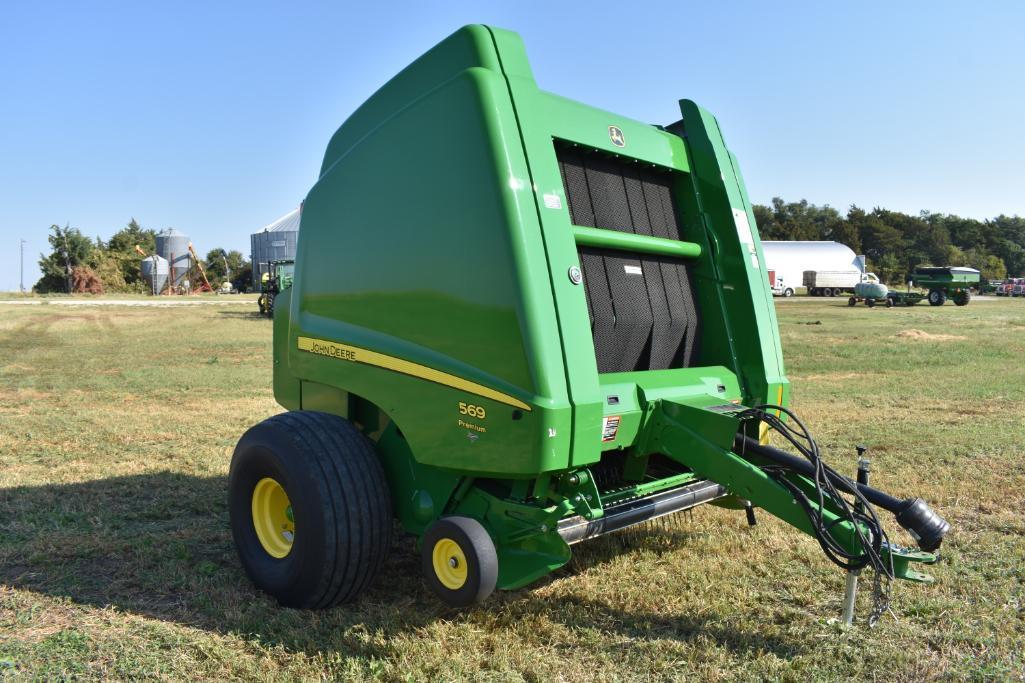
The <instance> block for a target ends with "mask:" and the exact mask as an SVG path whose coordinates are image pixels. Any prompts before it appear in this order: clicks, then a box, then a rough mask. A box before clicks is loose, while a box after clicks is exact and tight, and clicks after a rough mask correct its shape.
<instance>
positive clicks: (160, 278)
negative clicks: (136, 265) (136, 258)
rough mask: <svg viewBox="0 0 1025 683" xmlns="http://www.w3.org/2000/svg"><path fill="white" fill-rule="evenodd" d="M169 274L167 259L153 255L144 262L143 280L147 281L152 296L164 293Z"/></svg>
mask: <svg viewBox="0 0 1025 683" xmlns="http://www.w3.org/2000/svg"><path fill="white" fill-rule="evenodd" d="M169 273H170V268H169V266H168V263H167V259H165V258H161V257H160V256H157V255H156V254H153V255H152V256H147V257H146V258H144V259H143V260H142V279H143V280H145V281H146V285H147V286H148V287H149V291H150V293H151V294H160V292H162V291H164V287H166V286H167V276H168V274H169Z"/></svg>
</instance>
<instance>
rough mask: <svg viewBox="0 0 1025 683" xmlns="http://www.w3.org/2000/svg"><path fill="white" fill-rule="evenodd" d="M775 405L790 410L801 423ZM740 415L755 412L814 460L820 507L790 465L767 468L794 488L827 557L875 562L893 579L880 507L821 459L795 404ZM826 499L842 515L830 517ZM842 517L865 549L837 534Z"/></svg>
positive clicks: (849, 564)
mask: <svg viewBox="0 0 1025 683" xmlns="http://www.w3.org/2000/svg"><path fill="white" fill-rule="evenodd" d="M770 411H779V413H780V414H786V415H787V416H788V417H789V418H790V420H791V421H792V422H793V424H794V425H796V427H797V429H795V428H794V427H791V426H790V425H789V424H787V423H786V422H784V421H783V420H782V419H781V418H780V416H777V415H775V414H773V413H772V412H770ZM737 417H738V418H740V419H742V420H744V419H752V418H757V419H758V420H761V421H762V422H764V423H765V424H766V425H768V427H769V428H770V429H772V430H773V431H775V432H777V433H779V434H780V435H781V436H783V438H785V439H786V440H787V441H788V442H789V443H790V444H791V445H792V446H793V447H794V448H795V449H796V450H797V452H798V453H800V454H801V455H802V456H804V457H805V458H807V459H808V461H809V462H810V463H811V465H812V474H811V476H810V477H809V478H810V479H811V480H812V483H813V484H814V486H815V492H816V495H817V497H818V501H817V502H818V507H815V506H814V505H812V504H811V500H809V498H808V496H807V495H806V494H805V492H804V491H803V490H802V489H801V488H800V487H799V486H797V485H796V484H795V483H793V482H792V481H790V480H789V479H788V478H787V477H786V476H785V475H786V473H787V472H789V471H790V470H788V469H787V468H785V467H782V466H780V465H768V466H764V467H763V468H762V469H763V470H764V471H765V472H766V473H767V474H769V476H771V477H772V478H773V479H774V480H775V481H777V482H779V483H780V484H781V485H782V486H784V487H785V488H786V489H787V490H789V491H790V493H791V494H793V496H794V500H796V501H797V502H798V503H799V504H800V505H801V507H802V508H803V509H804V511H805V514H807V515H808V520H809V521H810V522H811V525H812V530H813V532H814V535H815V538H816V539H818V542H819V545H821V546H822V551H823V552H824V553H825V555H826V557H828V558H829V559H830V560H831V561H832V562H833V563H835V564H836V565H837V566H839V567H842V568H843V569H846V570H858V569H863V568H864V567H867V566H871V567H872V569H874V570H875V571H876V572H877V573H878V574H880V575H882V576H885V577H886V578H888V579H892V578H893V575H894V571H893V560H892V558H890V557H889V555H887V556H886V559H884V558H883V553H882V548H883V545H884V544H887V545H888V544H889V540H888V538H887V536H886V532H885V531H884V530H883V527H882V525H881V524H880V523H879V518H878V516H876V512H875V508H874V507H873V506H872V504H871V503H870V502H869V501H868V500H867V499H866V498H865V496H864V494H863V493H862V492H861V491H860V490H859V489H858V486H857V484H855V483H854V482H853V481H851V480H850V479H847V478H846V477H844V476H843V475H842V474H840V473H839V472H837V471H836V470H834V469H832V468H831V467H829V466H828V465H826V464H825V463H824V462H822V458H821V457H820V455H819V447H818V444H816V443H815V439H813V438H812V436H811V432H809V431H808V428H807V427H805V426H804V423H803V422H801V420H800V419H799V418H798V417H797V416H796V415H794V413H793V412H791V411H790V410H787V409H786V408H784V407H783V406H777V405H771V404H765V405H759V406H755V407H754V408H748V409H747V410H745V411H744V412H742V413H740V414H739V415H738V416H737ZM841 489H842V490H843V491H844V492H847V493H848V494H849V495H851V496H853V498H854V503H853V504H852V503H851V502H850V501H848V500H847V499H846V498H845V497H844V496H843V494H842V493H841ZM827 499H828V500H829V501H830V502H832V503H833V505H834V506H835V507H836V508H837V510H838V513H839V516H838V517H837V519H835V520H833V521H832V522H827V521H826V520H825V519H824V516H823V514H822V510H823V509H824V508H825V504H826V500H827ZM842 522H850V524H851V526H852V527H853V528H854V531H855V534H856V535H857V538H858V541H859V542H860V545H861V551H860V552H857V551H854V552H852V551H850V550H848V549H847V548H846V547H845V545H844V544H842V543H841V542H840V541H838V540H837V539H836V538H835V537H834V536H833V533H832V530H833V527H834V526H836V525H837V524H840V523H842Z"/></svg>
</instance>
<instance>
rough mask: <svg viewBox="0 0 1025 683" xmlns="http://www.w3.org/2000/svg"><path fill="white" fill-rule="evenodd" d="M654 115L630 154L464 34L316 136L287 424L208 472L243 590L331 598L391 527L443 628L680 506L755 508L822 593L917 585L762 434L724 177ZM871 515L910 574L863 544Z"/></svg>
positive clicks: (745, 221)
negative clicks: (814, 559)
mask: <svg viewBox="0 0 1025 683" xmlns="http://www.w3.org/2000/svg"><path fill="white" fill-rule="evenodd" d="M680 110H681V120H680V121H677V122H676V123H672V124H670V125H667V126H655V125H649V124H644V123H640V122H637V121H633V120H630V119H628V118H625V117H623V116H619V115H617V114H612V113H610V112H606V111H602V110H599V109H595V108H593V107H588V106H585V105H582V104H579V103H576V102H572V101H570V100H567V99H564V98H561V97H558V96H556V95H553V94H550V93H547V92H544V91H542V90H540V89H538V87H537V84H536V83H535V82H534V78H533V75H532V74H531V69H530V65H529V63H528V61H527V58H526V54H525V52H524V49H523V45H522V43H521V41H520V39H519V37H518V36H516V35H515V34H513V33H510V32H508V31H503V30H498V29H493V28H488V27H485V26H468V27H466V28H463V29H460V30H459V31H457V32H456V33H454V34H453V35H452V36H450V37H449V38H447V39H446V40H444V41H443V42H442V43H440V44H439V45H438V46H436V47H435V48H434V49H432V50H431V51H430V52H428V53H426V54H425V55H423V56H422V57H421V58H420V59H418V60H417V61H416V62H414V63H413V64H411V65H410V66H409V67H408V68H406V69H405V70H404V71H402V72H401V73H400V74H398V75H397V76H396V77H395V78H393V79H392V80H391V81H390V82H389V83H387V84H386V85H385V86H384V87H383V88H381V89H380V90H379V91H378V92H377V93H375V94H374V95H373V96H372V97H371V98H370V99H369V100H368V101H367V102H366V103H365V104H364V105H363V106H362V107H360V109H359V110H357V111H356V112H355V113H354V114H353V115H352V116H351V117H350V118H349V119H348V121H346V122H345V124H344V125H342V127H341V128H340V129H339V130H338V131H337V132H336V133H335V135H334V137H333V138H332V139H331V142H330V144H329V145H328V148H327V153H326V154H325V157H324V163H323V166H322V168H321V172H320V178H319V180H318V181H317V183H316V184H315V185H314V187H313V188H312V189H311V190H310V193H309V195H308V196H307V198H306V200H305V202H304V204H303V207H302V218H301V231H300V238H299V244H298V254H297V257H296V270H295V279H294V284H293V285H292V287H291V288H290V289H287V290H285V291H283V292H281V293H280V294H279V295H278V297H277V299H276V303H275V311H274V391H275V396H276V398H277V400H278V402H279V403H281V405H282V406H284V407H285V408H286V409H288V411H289V412H287V413H284V414H282V415H277V416H275V417H272V418H270V419H268V420H266V421H264V422H262V423H260V424H258V425H256V426H254V427H253V428H251V429H250V430H249V431H248V432H247V433H246V434H245V435H244V436H243V437H242V439H241V440H240V442H239V444H238V447H237V449H236V451H235V455H234V458H233V461H232V466H231V482H230V509H231V519H232V527H233V533H234V537H235V541H236V544H237V546H238V550H239V554H240V557H241V559H242V563H243V565H244V566H245V568H246V570H247V572H248V573H249V575H250V577H251V578H252V579H253V581H254V582H255V583H256V584H257V585H258V586H259V587H261V588H263V589H264V590H266V591H267V592H269V593H270V594H271V595H273V596H275V597H277V598H278V599H279V600H280V601H281V602H282V603H283V604H287V605H294V606H301V607H324V606H329V605H333V604H336V603H339V602H342V601H345V600H349V599H351V598H353V597H355V596H356V595H357V594H358V593H359V592H360V591H361V590H362V589H363V588H365V587H366V586H367V585H368V583H369V582H370V581H371V580H372V579H373V578H374V576H375V575H376V574H377V572H378V569H379V567H380V566H381V563H382V562H383V560H384V557H385V555H386V553H387V551H388V549H389V547H390V534H391V531H392V526H393V519H395V518H397V519H398V521H399V522H400V523H401V526H402V528H403V529H405V531H407V532H409V533H412V534H415V535H416V536H417V537H418V538H419V541H420V546H421V548H422V560H423V569H424V573H425V576H426V579H427V582H428V584H429V585H430V587H431V588H432V589H433V590H434V591H435V592H436V593H437V594H438V595H439V596H440V597H441V598H442V600H444V601H446V602H447V603H449V604H452V605H468V604H472V603H475V602H478V601H480V600H483V599H484V598H485V597H487V596H488V595H489V594H490V593H491V592H492V591H493V590H494V588H496V587H498V588H503V589H512V588H518V587H521V586H524V585H526V584H529V583H530V582H532V581H534V580H536V579H538V578H539V577H541V576H544V575H545V574H547V573H549V572H551V571H552V570H554V569H556V568H558V567H560V566H562V565H563V564H565V563H566V562H567V561H568V560H569V558H570V545H571V544H573V543H575V542H578V541H583V540H585V539H587V538H590V537H594V536H597V535H600V534H603V533H608V532H610V531H615V530H617V529H621V528H623V527H626V526H629V525H632V524H636V523H639V522H643V521H646V520H650V519H653V518H655V517H659V516H662V515H666V514H671V513H674V512H678V511H680V510H684V509H687V508H690V507H693V506H695V505H699V504H702V503H708V502H716V503H718V504H721V505H727V506H736V507H738V508H739V507H744V506H747V507H748V508H749V510H750V509H751V508H752V506H754V507H759V508H763V509H764V510H766V511H767V512H769V513H771V514H774V515H776V516H778V517H780V518H782V519H784V520H786V521H787V522H789V523H790V524H792V525H794V526H795V527H797V528H798V529H800V530H802V531H805V532H807V533H809V534H814V535H815V536H816V537H817V538H818V539H819V540H820V542H822V544H823V548H824V549H825V550H826V552H827V554H829V555H830V556H831V557H832V558H833V559H834V560H837V561H838V563H840V564H841V565H842V566H845V567H847V568H855V569H859V568H861V567H865V566H871V567H873V568H875V569H877V571H885V572H886V573H887V575H888V576H896V577H904V578H915V579H925V578H927V577H925V575H922V574H919V573H917V572H915V571H914V570H912V569H911V568H910V563H911V562H923V561H924V562H932V561H934V560H935V556H934V555H932V554H931V551H933V550H935V549H936V547H938V545H939V542H940V539H941V538H942V535H943V533H945V531H946V529H947V528H948V527H947V525H946V523H945V522H943V520H942V519H940V518H939V517H938V516H936V515H935V513H933V512H932V511H931V510H929V508H928V507H927V506H926V505H925V504H924V503H923V502H922V501H921V500H918V499H914V500H904V501H901V500H898V499H895V498H892V497H890V496H887V495H886V494H882V493H881V492H878V491H875V490H874V489H870V488H869V487H867V486H865V485H859V484H857V483H855V482H852V481H850V480H848V479H846V478H844V477H841V476H840V475H838V474H836V473H835V472H833V471H832V470H829V469H828V468H827V467H825V466H824V465H823V464H822V462H821V460H820V459H819V458H818V453H817V449H816V448H815V447H814V442H813V441H811V439H810V437H809V438H808V439H807V440H805V439H804V436H805V434H804V433H803V432H801V431H798V430H797V427H796V426H795V425H799V422H798V421H795V420H789V419H786V418H787V415H788V411H787V410H786V405H787V403H788V394H789V389H788V387H789V385H788V382H787V380H786V377H785V375H784V371H783V358H782V354H781V350H780V341H779V333H778V328H777V323H776V318H775V313H774V311H773V303H772V296H771V292H770V290H769V288H768V287H767V286H766V277H765V270H764V267H765V265H764V257H763V254H762V249H761V246H760V243H759V239H758V233H757V230H756V229H755V224H754V218H753V215H752V213H751V205H750V202H749V201H748V198H747V195H746V192H745V189H744V183H743V180H742V179H741V176H740V172H739V169H738V166H737V162H736V159H735V158H734V157H733V156H732V154H731V153H730V152H729V150H728V149H727V148H726V146H725V144H724V142H723V138H722V135H721V133H720V131H719V127H718V124H717V123H716V120H715V118H714V117H712V115H711V114H709V113H708V112H706V111H704V110H703V109H701V108H700V107H698V106H697V105H696V104H694V103H693V102H690V101H687V100H684V101H682V102H681V103H680ZM767 427H773V428H775V429H777V430H779V431H780V432H781V433H782V436H783V437H784V439H783V440H784V441H789V442H792V443H793V445H794V449H793V450H796V451H797V453H798V454H797V455H795V454H794V453H793V452H790V451H783V450H780V449H776V448H773V447H770V446H767V445H766V443H765V439H764V438H762V439H760V438H759V437H760V436H761V435H762V434H763V433H764V431H765V430H766V428H767ZM797 503H799V504H797ZM873 505H875V506H882V507H883V508H885V509H888V510H890V511H891V512H894V513H895V514H897V515H898V519H899V521H900V523H901V525H902V526H904V527H905V528H908V529H910V530H911V531H912V532H913V533H914V534H916V536H917V538H919V539H920V540H919V544H920V545H921V546H922V549H923V550H921V551H910V550H905V549H902V548H898V547H896V546H894V545H891V544H890V543H889V542H888V541H887V540H886V537H885V534H884V533H883V531H882V527H881V524H880V522H879V520H878V519H877V518H876V517H875V515H874V513H873V512H872V510H873ZM927 551H930V552H927Z"/></svg>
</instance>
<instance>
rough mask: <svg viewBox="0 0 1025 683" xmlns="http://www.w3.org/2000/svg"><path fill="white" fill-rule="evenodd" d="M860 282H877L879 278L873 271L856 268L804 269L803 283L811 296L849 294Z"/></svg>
mask: <svg viewBox="0 0 1025 683" xmlns="http://www.w3.org/2000/svg"><path fill="white" fill-rule="evenodd" d="M862 282H868V283H872V284H879V278H877V277H876V275H875V273H863V272H861V271H860V270H857V269H848V270H806V271H804V278H803V284H804V286H805V288H806V289H807V290H808V293H809V294H811V295H812V296H838V295H840V294H851V293H853V292H854V288H855V287H856V286H857V285H858V284H859V283H862Z"/></svg>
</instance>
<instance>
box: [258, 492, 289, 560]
mask: <svg viewBox="0 0 1025 683" xmlns="http://www.w3.org/2000/svg"><path fill="white" fill-rule="evenodd" d="M253 528H254V529H256V538H258V539H259V541H260V545H262V546H263V549H264V550H266V551H267V554H268V555H270V556H271V557H274V558H277V559H279V560H280V559H281V558H283V557H285V556H287V555H288V553H290V552H292V541H293V540H294V539H295V521H294V520H293V518H292V501H290V500H289V499H288V494H287V493H285V489H284V488H283V487H282V486H281V484H279V483H278V482H277V481H275V480H274V479H271V478H270V477H264V478H263V479H261V480H260V481H258V482H256V487H255V488H254V489H253Z"/></svg>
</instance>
